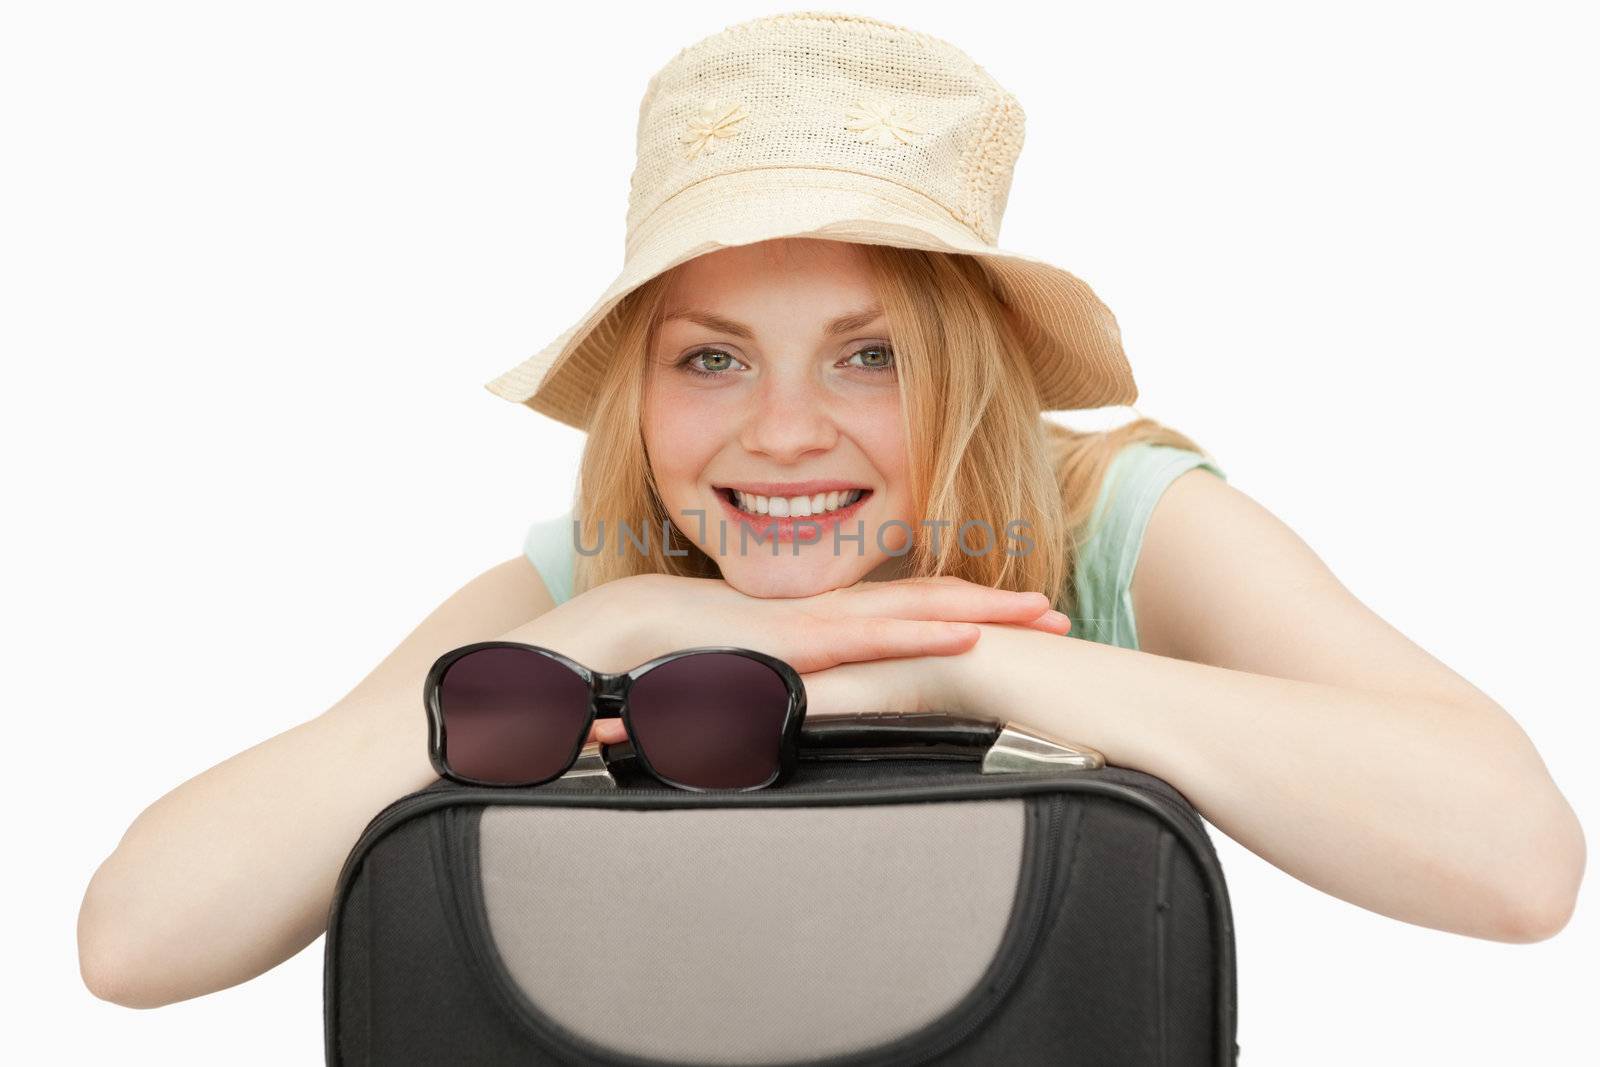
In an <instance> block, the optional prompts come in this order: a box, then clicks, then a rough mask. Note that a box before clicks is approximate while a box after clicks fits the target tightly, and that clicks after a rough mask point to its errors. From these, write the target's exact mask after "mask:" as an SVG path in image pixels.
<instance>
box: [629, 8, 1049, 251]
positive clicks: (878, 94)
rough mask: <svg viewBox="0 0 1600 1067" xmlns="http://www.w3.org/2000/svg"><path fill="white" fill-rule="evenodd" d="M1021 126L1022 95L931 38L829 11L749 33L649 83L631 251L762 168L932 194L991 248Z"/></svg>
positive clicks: (756, 25) (775, 20) (699, 51)
mask: <svg viewBox="0 0 1600 1067" xmlns="http://www.w3.org/2000/svg"><path fill="white" fill-rule="evenodd" d="M1023 123H1024V115H1023V111H1022V107H1021V105H1020V104H1018V102H1017V100H1016V98H1015V97H1014V96H1012V95H1011V94H1010V93H1008V92H1006V91H1005V90H1004V89H1002V88H1001V87H1000V86H999V85H998V84H997V83H996V82H995V80H994V79H993V78H992V77H990V76H989V74H988V73H987V72H986V71H985V70H984V69H983V68H982V67H980V66H979V65H978V64H976V63H974V62H973V61H972V59H970V58H969V57H968V56H967V55H966V54H965V53H964V52H962V51H961V50H960V49H958V48H956V47H955V46H953V45H951V44H949V43H947V42H945V41H941V40H939V39H938V38H935V37H930V36H928V35H927V34H923V33H918V32H916V31H914V30H911V29H907V28H905V27H902V26H895V25H892V24H890V23H887V22H882V21H879V20H877V19H872V18H867V17H864V16H858V15H846V14H836V13H830V12H820V11H805V12H795V13H790V14H782V15H772V16H768V17H766V18H760V19H753V20H751V21H748V22H743V23H740V24H738V25H735V26H731V27H729V28H728V29H725V30H723V31H722V32H721V33H718V34H716V35H714V36H712V37H708V38H706V39H705V40H702V41H700V42H698V43H696V44H693V45H691V46H689V47H687V48H685V49H683V50H682V51H681V52H679V53H678V54H677V55H676V56H674V57H673V58H672V59H671V60H670V61H669V62H668V63H667V64H666V65H665V66H664V67H663V68H662V69H661V70H659V71H658V72H657V73H656V74H655V76H654V77H653V78H652V79H651V80H650V83H649V85H648V87H647V88H646V90H645V94H644V99H643V100H642V101H641V103H640V106H639V123H638V133H637V141H638V159H637V163H636V165H635V168H634V172H633V178H632V181H631V184H630V189H629V197H628V218H627V231H628V246H629V249H630V250H631V249H632V247H633V246H634V245H635V244H636V243H637V241H638V238H639V235H640V234H641V233H643V232H647V231H648V229H649V221H650V218H651V216H652V215H653V214H654V213H656V212H657V211H658V210H659V209H660V208H661V206H662V205H663V204H664V203H666V202H667V201H668V200H670V199H671V198H672V197H673V196H675V195H677V194H679V193H680V192H682V191H683V190H684V189H686V188H688V187H689V186H691V185H693V184H694V183H696V182H699V181H704V180H705V179H707V178H710V177H712V176H715V175H721V174H728V173H731V172H734V171H743V170H750V169H752V168H761V167H796V168H823V169H827V168H837V169H840V170H844V171H849V172H853V173H858V174H869V175H873V176H876V177H879V178H882V179H884V180H886V181H890V182H894V183H896V184H898V185H900V186H903V187H904V188H906V189H908V190H912V191H914V192H919V193H922V194H924V195H926V196H927V197H929V198H930V199H931V200H933V201H934V202H935V203H937V205H938V206H939V207H941V208H943V209H944V210H945V211H947V212H949V213H950V215H952V216H953V217H954V218H955V219H957V220H959V221H960V222H961V223H962V224H963V225H965V226H966V227H968V228H969V229H970V230H971V231H972V233H973V234H974V235H976V236H977V237H978V238H979V239H980V240H981V241H983V242H984V243H986V244H994V243H995V242H996V241H997V240H998V236H999V231H1000V220H1001V216H1002V215H1003V214H1004V213H1005V208H1006V200H1007V197H1008V196H1009V195H1010V191H1011V176H1012V171H1013V169H1014V167H1015V165H1016V161H1017V157H1018V155H1019V154H1020V153H1021V151H1022V141H1023Z"/></svg>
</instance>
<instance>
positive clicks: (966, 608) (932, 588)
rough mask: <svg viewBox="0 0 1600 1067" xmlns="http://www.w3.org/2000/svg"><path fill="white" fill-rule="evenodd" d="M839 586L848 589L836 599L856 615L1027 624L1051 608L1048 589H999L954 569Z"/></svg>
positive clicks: (843, 607) (844, 608) (837, 602)
mask: <svg viewBox="0 0 1600 1067" xmlns="http://www.w3.org/2000/svg"><path fill="white" fill-rule="evenodd" d="M836 592H843V593H847V594H849V595H847V596H844V597H840V598H837V599H835V600H834V601H833V603H835V604H838V605H839V606H840V607H841V608H842V609H843V610H845V611H847V612H848V613H850V614H853V615H883V616H894V617H897V618H902V619H943V620H945V621H948V622H1010V623H1020V624H1026V623H1031V622H1032V621H1033V620H1034V619H1037V618H1038V617H1039V616H1040V615H1041V614H1043V613H1044V612H1046V611H1049V610H1050V598H1049V597H1047V596H1045V595H1044V594H1043V593H1040V592H1036V591H1032V590H1029V591H1016V590H1011V589H994V588H991V587H989V586H985V585H979V584H977V583H976V582H969V581H966V580H964V579H961V578H957V577H955V576H954V575H940V576H938V577H934V578H909V579H902V580H900V581H894V582H861V583H858V584H856V585H853V586H850V587H848V588H847V589H845V590H836Z"/></svg>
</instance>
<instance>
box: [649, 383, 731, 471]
mask: <svg viewBox="0 0 1600 1067" xmlns="http://www.w3.org/2000/svg"><path fill="white" fill-rule="evenodd" d="M643 420H644V424H643V426H642V427H641V430H642V433H643V436H644V445H645V452H646V454H647V456H648V457H649V460H650V467H651V469H652V470H653V471H654V472H655V475H656V480H657V481H658V482H659V483H661V485H662V487H663V488H666V486H667V485H668V484H669V483H675V482H682V481H684V480H689V481H693V480H694V479H695V478H696V477H697V476H698V475H699V473H700V471H701V470H702V469H704V467H705V464H706V463H707V462H709V460H710V458H711V457H712V456H713V455H714V454H715V453H716V450H717V438H716V433H715V419H713V418H712V417H711V413H709V412H707V411H706V410H705V405H704V404H695V403H694V402H693V398H692V397H690V396H684V395H681V394H680V393H679V392H677V391H675V390H673V389H672V388H670V387H667V386H656V385H653V384H650V385H647V386H646V388H645V395H644V412H643Z"/></svg>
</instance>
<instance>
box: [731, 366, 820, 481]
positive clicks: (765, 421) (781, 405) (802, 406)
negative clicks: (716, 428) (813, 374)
mask: <svg viewBox="0 0 1600 1067" xmlns="http://www.w3.org/2000/svg"><path fill="white" fill-rule="evenodd" d="M755 398H756V400H755V403H754V404H753V405H752V406H751V409H750V411H748V412H747V413H746V414H745V420H744V425H743V427H742V429H741V432H740V435H739V443H740V444H742V445H743V446H744V448H745V450H746V451H748V452H753V453H760V454H762V455H766V456H770V457H772V458H773V459H774V460H776V461H778V462H780V463H794V462H796V461H798V460H801V459H804V458H805V457H806V456H808V455H810V454H811V453H813V452H827V451H828V450H829V449H831V448H833V446H834V444H835V443H836V442H837V441H838V439H839V430H838V427H837V426H836V425H835V424H834V421H833V417H832V415H831V413H830V410H829V409H830V406H831V403H830V402H831V401H833V400H834V398H831V397H830V396H829V395H828V393H827V391H826V389H824V388H823V386H822V384H821V383H819V382H816V381H814V380H812V379H811V378H809V377H808V376H806V375H805V374H803V373H782V372H779V373H774V374H768V375H764V376H763V379H762V380H761V381H760V382H758V383H757V387H756V390H755Z"/></svg>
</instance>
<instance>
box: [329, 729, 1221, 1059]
mask: <svg viewBox="0 0 1600 1067" xmlns="http://www.w3.org/2000/svg"><path fill="white" fill-rule="evenodd" d="M1036 737H1037V735H1033V736H1029V733H1028V732H1027V731H1022V732H1020V733H1019V732H1017V731H1016V729H1015V728H1014V727H1013V726H1012V725H1011V724H1008V725H1007V727H1006V728H1004V729H1002V727H1001V726H1000V725H999V724H994V723H979V722H975V721H973V720H966V719H956V718H952V717H949V716H941V715H916V716H862V717H855V718H840V719H833V718H828V719H822V720H813V721H811V722H808V723H807V724H806V741H805V744H806V746H807V747H806V748H804V749H803V750H802V758H801V762H800V766H799V769H798V771H797V773H796V774H795V776H794V778H793V779H791V780H790V781H789V782H787V783H785V784H784V785H783V786H780V787H774V788H768V789H764V790H754V791H749V792H730V791H722V792H715V793H710V792H690V791H686V790H678V789H671V788H667V787H663V786H660V785H659V783H655V782H654V780H653V779H649V778H647V777H644V776H642V775H641V774H639V773H636V767H637V764H636V762H634V761H630V760H629V759H628V758H627V756H628V753H629V751H630V750H629V749H628V746H627V745H626V744H624V745H621V746H609V747H608V748H607V749H606V752H605V754H606V756H607V757H608V758H609V760H610V772H609V773H608V772H607V770H606V769H605V764H604V763H603V762H602V761H601V759H600V755H599V750H597V749H596V748H595V747H594V746H590V748H589V749H587V750H586V754H585V755H586V758H585V759H584V760H582V761H580V764H579V765H578V766H577V767H575V768H574V770H573V771H572V772H571V773H569V774H568V775H567V776H566V777H564V778H562V779H559V780H557V781H554V782H550V783H548V784H545V785H542V786H537V787H532V788H493V787H472V786H462V785H458V784H455V783H452V782H448V781H445V780H440V781H439V782H437V783H435V784H434V785H432V786H430V787H428V788H426V789H423V790H420V791H418V792H416V793H412V794H410V795H408V796H405V797H402V798H400V799H399V800H397V801H395V802H394V803H392V804H390V805H389V806H388V807H386V808H385V809H383V810H382V811H381V812H379V813H378V814H377V815H376V816H375V817H374V818H373V819H372V821H371V822H370V824H369V825H368V826H367V828H366V830H365V831H364V832H363V834H362V835H361V837H360V839H359V840H358V841H357V843H356V845H355V846H354V848H353V849H352V850H351V853H350V856H349V858H348V859H347V861H346V863H345V866H344V869H343V871H342V872H341V874H340V877H339V880H338V883H337V887H336V889H335V893H334V898H333V902H332V908H331V910H330V914H329V919H328V931H327V939H326V943H325V948H324V951H325V961H324V972H323V983H324V984H323V1012H324V1026H325V1040H326V1055H327V1062H328V1063H329V1064H348V1065H356V1064H361V1065H369V1064H370V1065H380V1067H383V1065H391V1064H428V1065H431V1064H463V1065H465V1064H486V1065H501V1064H519V1065H520V1064H570V1065H592V1067H613V1065H634V1067H658V1065H660V1067H665V1065H683V1064H750V1065H755V1064H761V1065H779V1064H781V1065H794V1067H799V1065H808V1067H823V1065H826V1067H891V1065H900V1064H938V1065H952V1067H953V1065H985V1067H992V1065H1010V1064H1232V1063H1234V1062H1235V1061H1236V1058H1237V1055H1238V1046H1237V1045H1236V1044H1235V1040H1234V1039H1235V1030H1236V1000H1235V996H1236V989H1235V976H1234V935H1233V923H1232V916H1231V913H1230V909H1229V904H1228V896H1227V889H1226V886H1225V884H1224V881H1223V874H1222V870H1221V867H1220V866H1219V864H1218V862H1217V857H1216V853H1215V851H1214V849H1213V847H1212V843H1211V840H1210V838H1209V836H1208V835H1207V832H1206V829H1205V826H1204V824H1203V823H1202V822H1201V820H1200V817H1199V815H1198V813H1197V812H1196V811H1195V810H1194V808H1193V807H1192V806H1191V805H1190V804H1189V803H1188V802H1187V801H1186V800H1185V799H1184V797H1183V796H1182V795H1181V794H1179V793H1178V792H1177V791H1176V790H1175V789H1173V788H1172V787H1171V786H1170V785H1168V784H1167V783H1165V782H1163V781H1161V780H1159V779H1157V778H1154V777H1152V776H1150V775H1148V774H1144V773H1142V772H1139V771H1135V770H1131V769H1127V768H1121V767H1110V766H1098V767H1095V766H1093V765H1092V764H1090V765H1089V769H1063V767H1062V766H1060V765H1049V764H1048V763H1047V764H1046V765H1044V769H1027V768H1030V767H1038V766H1040V764H1039V763H1038V762H1037V761H1035V760H1033V759H1031V758H1030V753H1029V750H1030V748H1031V746H1032V743H1033V741H1034V740H1035V739H1036ZM1019 740H1020V742H1021V743H1020V744H1018V743H1017V742H1018V741H1019ZM1044 748H1045V749H1049V748H1050V746H1049V745H1048V744H1047V743H1046V744H1045V745H1044ZM975 754H976V755H975ZM1073 762H1076V761H1073V760H1067V761H1066V763H1067V764H1071V763H1073ZM630 768H635V770H630ZM980 768H981V770H982V771H993V770H1004V771H1006V772H1007V773H981V772H980ZM619 783H620V785H621V787H620V788H619V787H617V786H618V784H619Z"/></svg>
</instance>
